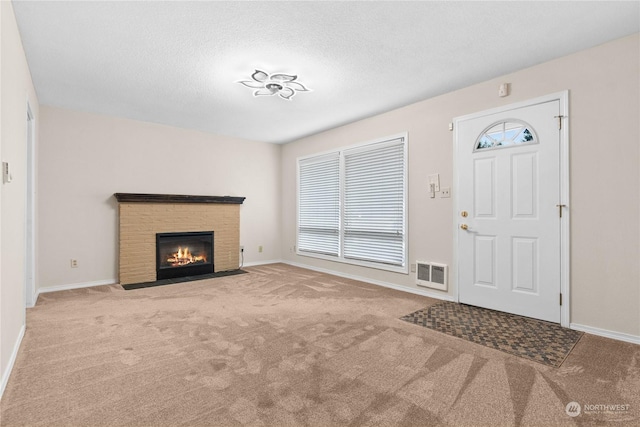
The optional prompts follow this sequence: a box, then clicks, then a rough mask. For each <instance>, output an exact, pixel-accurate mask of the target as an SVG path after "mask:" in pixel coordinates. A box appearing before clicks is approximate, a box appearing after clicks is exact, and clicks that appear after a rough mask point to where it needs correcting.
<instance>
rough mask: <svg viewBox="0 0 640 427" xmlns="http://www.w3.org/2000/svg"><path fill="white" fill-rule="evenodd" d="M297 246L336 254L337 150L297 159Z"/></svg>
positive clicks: (338, 210) (300, 248)
mask: <svg viewBox="0 0 640 427" xmlns="http://www.w3.org/2000/svg"><path fill="white" fill-rule="evenodd" d="M298 176H299V178H298V179H299V189H298V249H299V250H300V251H304V252H312V253H319V254H325V255H335V256H338V255H339V245H340V153H332V154H329V155H326V156H320V157H314V158H311V159H305V160H301V161H300V162H299V175H298Z"/></svg>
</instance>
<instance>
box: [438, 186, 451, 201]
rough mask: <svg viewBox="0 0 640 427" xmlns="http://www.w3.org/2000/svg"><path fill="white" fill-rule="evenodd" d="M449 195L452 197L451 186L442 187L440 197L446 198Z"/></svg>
mask: <svg viewBox="0 0 640 427" xmlns="http://www.w3.org/2000/svg"><path fill="white" fill-rule="evenodd" d="M447 197H451V187H442V190H441V191H440V198H441V199H446V198H447Z"/></svg>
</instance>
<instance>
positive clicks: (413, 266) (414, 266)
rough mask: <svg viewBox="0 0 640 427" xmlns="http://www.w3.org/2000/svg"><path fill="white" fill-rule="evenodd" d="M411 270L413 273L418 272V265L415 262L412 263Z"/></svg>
mask: <svg viewBox="0 0 640 427" xmlns="http://www.w3.org/2000/svg"><path fill="white" fill-rule="evenodd" d="M411 272H412V273H415V272H416V265H415V264H411Z"/></svg>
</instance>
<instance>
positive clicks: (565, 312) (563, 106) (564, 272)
mask: <svg viewBox="0 0 640 427" xmlns="http://www.w3.org/2000/svg"><path fill="white" fill-rule="evenodd" d="M550 101H559V104H560V113H559V114H560V115H561V116H562V117H561V118H560V119H559V120H560V121H561V123H562V127H561V129H560V148H559V150H560V152H559V154H560V176H559V180H560V200H558V203H559V204H562V205H565V207H564V208H563V210H562V218H560V242H559V243H560V292H561V294H562V305H561V306H560V325H561V326H564V327H566V328H568V327H569V325H570V321H571V295H570V290H571V286H570V283H571V262H570V261H571V260H570V253H571V251H570V244H571V239H570V237H571V236H570V230H571V229H570V217H571V215H570V213H571V204H570V199H569V189H570V187H569V124H570V121H569V91H568V90H565V91H562V92H556V93H552V94H549V95H544V96H541V97H538V98H533V99H528V100H525V101H520V102H516V103H513V104H508V105H504V106H501V107H497V108H492V109H489V110H484V111H480V112H477V113H472V114H467V115H464V116H460V117H456V118H454V119H453V123H454V136H453V142H454V144H453V182H454V184H453V185H454V189H455V190H456V191H455V201H454V209H453V263H454V265H455V268H453V269H452V270H453V271H452V273H453V276H454V277H453V283H454V285H455V287H456V290H455V301H456V302H458V303H459V302H460V286H459V283H458V278H459V277H460V275H459V274H458V268H459V266H460V263H459V262H458V226H459V224H458V223H459V218H458V212H459V211H460V203H461V202H460V199H459V195H460V192H459V191H458V190H459V188H460V176H459V173H458V172H459V171H458V155H459V152H460V144H461V141H459V138H458V128H459V126H458V125H459V123H460V122H462V121H466V120H471V119H476V118H480V117H484V116H487V115H491V114H496V113H504V112H507V111H509V110H514V109H517V108H523V107H530V106H533V105H537V104H543V103H546V102H550Z"/></svg>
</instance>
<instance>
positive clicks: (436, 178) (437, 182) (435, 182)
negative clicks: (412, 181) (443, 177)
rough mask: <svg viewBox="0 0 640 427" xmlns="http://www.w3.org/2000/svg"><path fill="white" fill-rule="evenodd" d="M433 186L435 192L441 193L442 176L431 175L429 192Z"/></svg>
mask: <svg viewBox="0 0 640 427" xmlns="http://www.w3.org/2000/svg"><path fill="white" fill-rule="evenodd" d="M431 184H433V191H436V192H437V191H440V174H438V173H434V174H433V175H429V190H430V189H431Z"/></svg>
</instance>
